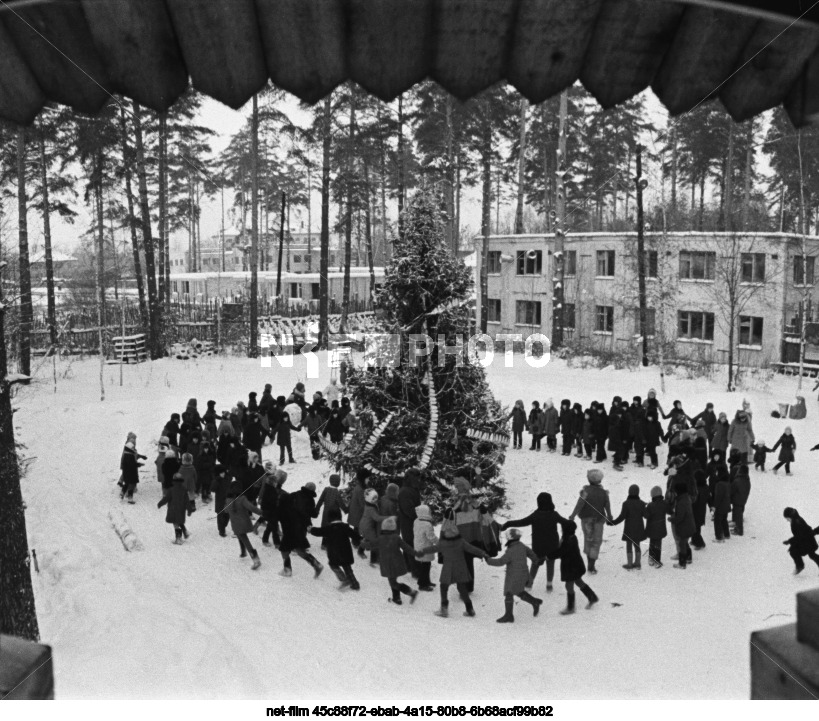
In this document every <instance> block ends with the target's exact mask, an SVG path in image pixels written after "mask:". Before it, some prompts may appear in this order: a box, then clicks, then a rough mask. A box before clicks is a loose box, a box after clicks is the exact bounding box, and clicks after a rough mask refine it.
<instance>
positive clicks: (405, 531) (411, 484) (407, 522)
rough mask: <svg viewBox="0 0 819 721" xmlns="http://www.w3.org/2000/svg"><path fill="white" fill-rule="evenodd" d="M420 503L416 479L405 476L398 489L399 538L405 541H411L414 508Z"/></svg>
mask: <svg viewBox="0 0 819 721" xmlns="http://www.w3.org/2000/svg"><path fill="white" fill-rule="evenodd" d="M420 505H421V491H420V490H419V489H418V481H417V480H416V479H414V478H407V479H406V480H405V481H404V485H403V486H401V488H400V489H399V491H398V530H399V531H400V532H401V538H403V539H404V540H405V541H406V542H407V543H412V540H413V530H412V526H413V523H415V518H416V514H415V509H416V508H417V507H418V506H420Z"/></svg>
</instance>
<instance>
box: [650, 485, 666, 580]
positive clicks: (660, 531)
mask: <svg viewBox="0 0 819 721" xmlns="http://www.w3.org/2000/svg"><path fill="white" fill-rule="evenodd" d="M670 510H671V507H670V506H669V504H668V503H667V502H666V500H665V498H664V495H663V489H662V488H660V487H659V486H654V488H652V489H651V503H649V504H647V505H646V507H645V509H643V518H645V521H646V538H648V565H649V566H655V567H656V568H660V567H662V565H663V564H662V561H661V560H660V559H661V557H662V553H663V539H664V538H665V537H666V536H667V535H668V529H667V528H666V523H665V517H666V516H667V515H668V513H669V512H670Z"/></svg>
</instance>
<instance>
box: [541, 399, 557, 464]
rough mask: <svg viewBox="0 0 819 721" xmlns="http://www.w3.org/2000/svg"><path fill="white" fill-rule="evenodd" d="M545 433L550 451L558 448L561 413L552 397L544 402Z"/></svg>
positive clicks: (552, 451) (543, 421)
mask: <svg viewBox="0 0 819 721" xmlns="http://www.w3.org/2000/svg"><path fill="white" fill-rule="evenodd" d="M542 423H543V434H544V435H545V436H546V447H547V448H548V449H549V453H554V452H555V451H556V450H557V431H558V428H559V426H560V414H559V413H558V412H557V408H555V404H554V402H553V401H552V399H551V398H549V400H547V401H546V402H545V403H544V404H543V420H542Z"/></svg>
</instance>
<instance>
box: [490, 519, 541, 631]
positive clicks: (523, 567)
mask: <svg viewBox="0 0 819 721" xmlns="http://www.w3.org/2000/svg"><path fill="white" fill-rule="evenodd" d="M506 538H507V539H508V540H507V542H506V551H505V552H504V554H503V555H502V556H499V557H498V558H484V560H485V561H486V562H487V563H488V564H489V565H490V566H506V578H505V579H504V582H503V594H504V605H505V606H506V613H504V614H503V616H501V617H500V618H499V619H498V620H497V621H498V623H514V621H515V615H514V613H513V609H514V607H515V596H517V597H518V598H520V599H521V600H523V601H526V603H529V604H531V605H532V615H533V616H537V614H538V612H539V611H540V605H541V604H542V603H543V599H541V598H535V597H534V596H532V595H531V594H530V593H529V592H528V591H527V590H526V582H527V581H528V580H529V564H528V561H529V560H531V561H533V562H535V561H537V556H536V555H535V553H534V551H532V549H530V548H529V547H528V546H526V545H524V544H523V543H522V542H521V540H520V531H519V530H518V529H517V528H512V529H510V530H509V531H508V532H507V534H506Z"/></svg>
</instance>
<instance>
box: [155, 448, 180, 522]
mask: <svg viewBox="0 0 819 721" xmlns="http://www.w3.org/2000/svg"><path fill="white" fill-rule="evenodd" d="M181 467H182V462H181V461H180V460H179V458H177V454H176V453H175V452H174V451H173V450H168V451H166V452H165V460H164V461H162V500H161V501H159V503H157V504H156V507H157V508H162V506H164V505H165V504H166V503H168V501H169V500H170V497H171V488H172V487H173V477H174V476H175V475H176V473H177V471H178V470H179V469H180V468H181Z"/></svg>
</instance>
